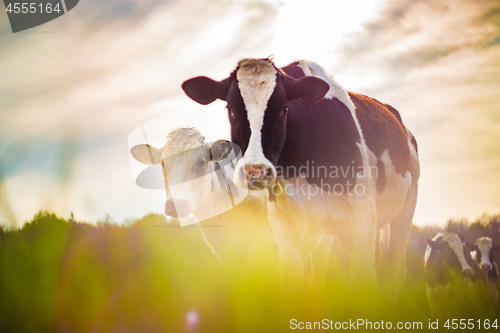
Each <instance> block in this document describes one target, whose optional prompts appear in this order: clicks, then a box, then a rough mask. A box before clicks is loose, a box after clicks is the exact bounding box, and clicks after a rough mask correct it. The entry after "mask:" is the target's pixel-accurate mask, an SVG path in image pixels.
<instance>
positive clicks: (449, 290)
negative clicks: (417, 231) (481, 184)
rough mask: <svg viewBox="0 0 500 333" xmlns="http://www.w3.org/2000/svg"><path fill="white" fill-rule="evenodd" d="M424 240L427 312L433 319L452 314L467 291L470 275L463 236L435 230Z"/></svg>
mask: <svg viewBox="0 0 500 333" xmlns="http://www.w3.org/2000/svg"><path fill="white" fill-rule="evenodd" d="M427 243H428V245H427V249H426V251H425V258H424V271H425V279H426V290H427V301H428V303H429V308H430V311H431V314H432V316H434V317H435V318H445V317H446V316H452V315H456V314H457V312H458V309H460V308H461V306H462V305H463V301H464V297H465V296H466V294H467V291H468V280H469V277H471V276H472V275H473V274H474V270H473V269H472V267H471V266H470V264H469V262H468V260H467V259H468V258H469V261H470V260H471V259H470V256H468V251H467V249H466V246H465V244H464V237H463V235H461V234H458V235H457V234H451V233H448V234H446V233H439V234H437V235H436V236H435V237H434V238H433V239H432V240H431V239H427ZM449 318H454V317H449Z"/></svg>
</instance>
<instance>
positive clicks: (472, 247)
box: [465, 242, 476, 252]
mask: <svg viewBox="0 0 500 333" xmlns="http://www.w3.org/2000/svg"><path fill="white" fill-rule="evenodd" d="M465 248H466V249H467V251H469V252H472V251H476V246H475V245H472V244H471V243H467V242H465Z"/></svg>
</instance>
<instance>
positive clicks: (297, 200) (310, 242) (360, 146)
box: [182, 59, 420, 295]
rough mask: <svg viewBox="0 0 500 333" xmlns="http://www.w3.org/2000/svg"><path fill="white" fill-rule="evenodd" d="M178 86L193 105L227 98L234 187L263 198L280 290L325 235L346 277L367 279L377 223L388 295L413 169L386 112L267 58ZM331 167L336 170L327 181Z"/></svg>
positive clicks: (408, 137)
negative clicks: (383, 240) (343, 262)
mask: <svg viewBox="0 0 500 333" xmlns="http://www.w3.org/2000/svg"><path fill="white" fill-rule="evenodd" d="M182 88H183V89H184V91H185V93H186V94H187V95H188V96H189V97H190V98H191V99H193V100H194V101H196V102H198V103H200V104H203V105H206V104H210V103H212V102H213V101H215V100H216V99H220V100H224V101H226V102H227V110H228V117H229V120H230V123H231V141H232V142H234V143H236V144H237V145H238V146H240V147H241V149H242V151H243V152H244V158H243V159H242V160H240V161H239V162H238V164H237V167H236V172H235V183H237V185H238V184H239V185H241V186H248V187H249V188H250V189H251V190H259V189H266V190H267V191H268V193H269V194H268V218H269V222H270V225H271V229H272V231H273V235H274V238H275V240H276V243H277V246H278V252H279V256H280V275H281V279H282V285H283V287H284V289H286V290H287V293H288V294H292V293H293V292H294V291H296V290H298V289H299V288H297V287H298V286H301V285H302V282H303V277H304V267H305V266H304V260H305V258H308V257H309V255H310V254H311V252H313V251H314V250H315V249H316V248H317V247H318V244H320V242H321V240H322V237H323V234H325V233H326V234H332V235H334V236H337V237H339V239H340V240H341V242H342V244H343V245H344V247H345V248H346V249H348V250H349V251H350V253H351V256H352V262H351V276H352V277H353V278H356V280H357V281H365V282H367V283H371V282H375V280H376V270H375V242H376V234H377V230H378V229H381V228H383V227H384V226H386V225H387V224H389V225H390V231H389V233H390V236H389V239H390V243H389V245H388V251H387V255H386V256H385V257H384V258H383V260H381V261H380V263H379V266H380V269H379V272H380V275H381V276H379V277H381V279H380V280H381V282H382V283H384V284H385V286H387V291H388V292H390V293H391V294H392V295H394V294H397V291H398V290H399V287H400V286H401V283H402V280H403V277H404V256H405V247H406V242H407V239H408V234H409V230H410V227H411V223H412V218H413V213H414V210H415V205H416V200H417V183H418V178H419V174H420V171H419V170H420V167H419V159H418V154H417V144H416V140H415V138H414V137H413V135H412V134H411V133H410V132H409V131H408V130H407V129H406V127H405V126H404V125H403V123H402V120H401V116H400V114H399V112H398V111H397V110H396V109H394V108H393V107H392V106H390V105H387V104H383V103H381V102H379V101H377V100H375V99H373V98H370V97H367V96H363V95H359V94H354V93H349V92H347V91H346V90H345V89H344V88H343V87H341V86H340V85H339V84H338V83H337V82H336V81H335V80H334V79H333V78H332V77H331V76H330V75H329V74H328V73H327V72H326V71H325V70H324V69H323V68H321V67H320V66H319V65H318V64H316V63H314V62H310V61H305V60H301V61H297V62H294V63H292V64H289V65H288V66H285V67H283V68H278V67H276V66H275V64H274V63H273V61H272V60H271V59H243V60H241V61H240V62H239V63H238V65H237V67H236V69H235V70H234V71H233V72H232V73H231V74H230V75H229V77H228V78H226V79H224V80H222V81H215V80H213V79H210V78H208V77H203V76H201V77H196V78H192V79H190V80H187V81H185V82H184V83H183V85H182ZM335 168H336V170H343V172H344V173H343V174H342V175H338V176H335V175H333V176H332V174H331V173H330V172H331V171H332V170H333V169H335ZM301 170H303V171H304V172H302V171H301ZM325 170H327V171H326V172H327V173H328V174H325V173H324V172H325ZM362 170H364V171H365V172H360V171H362ZM315 171H317V172H315ZM371 171H373V173H372V172H371ZM349 186H350V190H349ZM354 187H356V189H359V190H360V191H359V192H358V193H356V194H355V193H353V189H354ZM361 189H362V190H361Z"/></svg>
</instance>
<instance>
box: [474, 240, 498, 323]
mask: <svg viewBox="0 0 500 333" xmlns="http://www.w3.org/2000/svg"><path fill="white" fill-rule="evenodd" d="M467 248H468V249H469V250H470V251H472V254H473V260H474V262H473V267H474V270H475V274H474V276H473V277H472V278H471V281H472V284H471V298H473V299H472V302H474V303H475V304H473V306H474V307H475V308H478V307H481V308H482V311H481V312H482V313H483V314H484V313H487V314H490V315H494V314H495V310H496V309H497V306H498V281H499V274H498V266H497V263H496V260H495V253H496V252H499V251H500V246H498V245H497V246H493V241H492V240H491V238H490V237H481V238H478V239H476V243H475V244H474V245H472V244H467Z"/></svg>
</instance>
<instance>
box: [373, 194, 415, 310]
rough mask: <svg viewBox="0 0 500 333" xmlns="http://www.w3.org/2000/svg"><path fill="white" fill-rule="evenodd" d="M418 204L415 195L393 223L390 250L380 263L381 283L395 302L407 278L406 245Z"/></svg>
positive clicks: (390, 234)
mask: <svg viewBox="0 0 500 333" xmlns="http://www.w3.org/2000/svg"><path fill="white" fill-rule="evenodd" d="M416 203H417V198H416V195H415V196H413V198H411V199H410V200H409V201H408V202H406V204H405V205H404V206H403V209H402V210H401V211H400V212H399V213H398V215H396V217H395V218H394V219H393V220H392V221H391V223H390V226H389V246H388V250H387V253H386V254H385V255H384V256H382V258H381V261H380V266H379V273H380V274H379V280H380V283H381V285H382V287H383V288H385V291H386V295H388V296H389V298H391V299H393V300H394V301H395V300H396V299H397V296H398V292H399V289H400V288H401V285H402V284H403V280H404V276H405V253H406V243H407V241H408V236H409V234H410V229H411V225H412V220H413V213H414V212H415V206H416Z"/></svg>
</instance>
